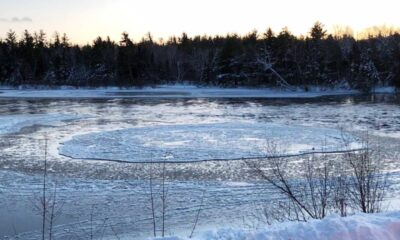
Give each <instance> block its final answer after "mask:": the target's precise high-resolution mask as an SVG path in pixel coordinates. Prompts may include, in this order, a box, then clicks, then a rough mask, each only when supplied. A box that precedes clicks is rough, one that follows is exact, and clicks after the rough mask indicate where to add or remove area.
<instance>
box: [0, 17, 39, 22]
mask: <svg viewBox="0 0 400 240" xmlns="http://www.w3.org/2000/svg"><path fill="white" fill-rule="evenodd" d="M0 22H13V23H24V22H32V18H30V17H22V18H19V17H12V18H11V19H9V18H4V17H0Z"/></svg>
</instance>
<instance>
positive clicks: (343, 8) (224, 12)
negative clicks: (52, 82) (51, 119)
mask: <svg viewBox="0 0 400 240" xmlns="http://www.w3.org/2000/svg"><path fill="white" fill-rule="evenodd" d="M399 9H400V2H399V1H396V0H379V1H371V0H364V1H355V0H325V1H324V0H302V1H298V0H274V1H270V0H201V1H200V0H146V1H144V0H130V1H129V0H65V1H64V0H63V1H61V0H0V38H2V37H4V36H5V33H6V32H7V31H8V30H9V29H13V30H15V31H16V32H17V33H18V34H21V33H22V32H23V30H24V29H28V30H29V31H31V32H33V31H38V30H40V29H43V30H44V31H45V32H46V33H47V34H48V36H50V37H51V36H52V35H53V33H54V32H55V31H58V32H60V33H64V32H65V33H67V35H68V36H69V38H70V40H71V41H72V42H74V43H79V44H85V43H90V42H92V40H93V39H95V37H97V36H103V37H105V36H110V37H111V38H112V39H113V40H119V39H120V35H121V33H122V32H123V31H127V32H128V33H129V34H130V36H131V37H133V38H134V39H135V40H139V39H140V38H141V37H143V36H144V35H145V34H146V33H147V32H151V33H152V35H153V36H154V38H155V39H159V38H164V39H167V38H168V37H169V36H171V35H180V34H181V33H182V32H186V33H188V34H189V35H190V36H193V35H203V34H207V35H215V34H220V35H225V34H226V33H233V32H235V33H239V34H246V33H248V32H250V31H251V30H253V29H256V30H258V31H259V32H264V31H265V30H266V29H267V28H268V27H271V28H272V29H273V30H274V31H275V32H279V31H280V30H281V29H282V28H283V27H285V26H287V27H288V28H289V30H290V31H291V32H292V33H294V34H296V35H300V34H303V35H306V34H307V33H308V32H309V29H310V27H311V26H312V25H313V23H314V22H316V21H320V22H322V23H323V24H324V25H325V26H326V28H327V29H328V30H330V31H331V32H332V31H333V29H334V26H335V25H342V26H350V27H351V28H352V29H353V30H354V31H356V32H357V31H361V30H362V29H364V28H366V27H371V26H377V25H379V26H380V25H384V24H385V25H389V26H400V15H399Z"/></svg>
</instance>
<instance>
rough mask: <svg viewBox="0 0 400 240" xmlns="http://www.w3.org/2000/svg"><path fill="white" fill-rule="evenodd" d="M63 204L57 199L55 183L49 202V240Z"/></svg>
mask: <svg viewBox="0 0 400 240" xmlns="http://www.w3.org/2000/svg"><path fill="white" fill-rule="evenodd" d="M63 205H64V203H63V202H62V203H59V202H58V199H57V183H54V190H53V194H52V196H51V199H50V201H49V208H50V212H49V214H50V216H49V219H48V221H49V240H51V239H52V237H53V225H54V223H55V221H56V220H57V218H58V217H59V216H60V215H61V214H62V208H63Z"/></svg>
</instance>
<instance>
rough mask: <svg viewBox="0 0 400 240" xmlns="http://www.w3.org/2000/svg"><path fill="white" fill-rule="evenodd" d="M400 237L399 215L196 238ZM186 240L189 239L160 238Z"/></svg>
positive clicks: (372, 239)
mask: <svg viewBox="0 0 400 240" xmlns="http://www.w3.org/2000/svg"><path fill="white" fill-rule="evenodd" d="M399 236H400V212H392V213H384V214H361V213H360V214H356V215H354V216H349V217H345V218H342V217H339V216H337V215H333V216H329V217H327V218H325V219H323V220H313V221H310V222H308V223H301V222H287V223H282V224H276V225H271V226H268V227H266V228H265V229H262V230H254V231H249V230H242V229H219V230H212V231H207V232H203V233H199V234H197V235H196V236H195V237H194V238H191V239H195V240H196V239H197V240H217V239H230V240H267V239H271V240H272V239H274V240H279V239H282V240H286V239H319V240H325V239H326V240H328V239H332V240H333V239H341V240H354V239H368V240H382V239H385V240H397V239H399ZM161 239H163V240H166V239H175V240H183V239H189V238H186V237H168V238H161Z"/></svg>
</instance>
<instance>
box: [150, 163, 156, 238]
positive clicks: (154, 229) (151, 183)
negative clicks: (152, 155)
mask: <svg viewBox="0 0 400 240" xmlns="http://www.w3.org/2000/svg"><path fill="white" fill-rule="evenodd" d="M153 178H154V176H153V159H151V162H150V170H149V185H150V204H151V206H150V207H151V219H152V224H153V236H154V237H157V225H156V214H155V205H154V192H153Z"/></svg>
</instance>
